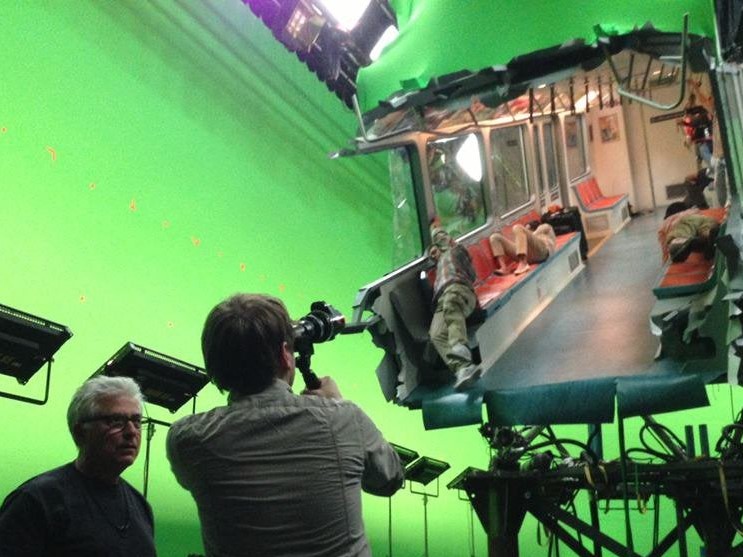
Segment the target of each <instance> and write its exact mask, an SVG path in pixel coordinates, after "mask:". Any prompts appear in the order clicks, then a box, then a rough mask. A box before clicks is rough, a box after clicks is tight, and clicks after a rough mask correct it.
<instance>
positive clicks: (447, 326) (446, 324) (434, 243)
mask: <svg viewBox="0 0 743 557" xmlns="http://www.w3.org/2000/svg"><path fill="white" fill-rule="evenodd" d="M428 257H429V258H430V259H431V260H432V261H434V262H436V280H435V282H434V285H433V306H434V314H433V319H432V320H431V326H430V328H429V330H428V334H429V336H430V338H431V343H432V344H433V345H434V347H435V348H436V351H437V352H438V353H439V355H440V356H441V358H442V359H443V360H444V362H445V363H446V365H447V367H448V368H449V369H450V370H451V371H452V372H453V373H454V377H455V380H454V388H455V389H456V390H458V391H461V390H464V389H467V388H469V387H470V386H472V385H473V384H474V383H475V382H476V381H477V380H478V379H479V378H480V375H482V369H481V368H480V367H479V366H477V365H475V364H474V362H473V361H472V352H471V351H470V349H469V347H468V346H467V322H466V319H467V317H468V316H469V315H470V314H471V313H472V312H473V311H474V309H475V307H476V306H477V295H476V294H475V290H474V286H473V285H474V282H475V278H476V274H475V270H474V268H473V266H472V260H471V259H470V254H469V252H468V251H467V249H466V248H464V247H463V246H461V245H459V244H458V243H457V242H456V241H455V240H454V239H453V238H452V237H451V236H450V235H449V233H448V232H447V231H446V230H444V229H443V228H441V225H440V224H439V222H438V221H435V220H434V221H433V222H432V223H431V246H430V247H429V249H428Z"/></svg>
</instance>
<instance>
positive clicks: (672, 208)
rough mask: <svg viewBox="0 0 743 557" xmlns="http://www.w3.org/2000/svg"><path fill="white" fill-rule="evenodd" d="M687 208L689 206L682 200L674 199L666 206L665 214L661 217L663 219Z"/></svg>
mask: <svg viewBox="0 0 743 557" xmlns="http://www.w3.org/2000/svg"><path fill="white" fill-rule="evenodd" d="M688 208H689V206H688V205H687V204H686V203H684V202H683V201H674V202H673V203H671V204H670V205H669V206H668V207H666V214H665V215H663V219H664V220H665V219H667V218H668V217H670V216H673V215H675V214H676V213H680V212H681V211H686V210H687V209H688Z"/></svg>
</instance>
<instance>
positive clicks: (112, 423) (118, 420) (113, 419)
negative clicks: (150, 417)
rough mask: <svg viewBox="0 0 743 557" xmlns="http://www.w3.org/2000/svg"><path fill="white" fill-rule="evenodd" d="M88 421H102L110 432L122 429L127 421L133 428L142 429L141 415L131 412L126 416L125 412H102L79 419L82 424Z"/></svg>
mask: <svg viewBox="0 0 743 557" xmlns="http://www.w3.org/2000/svg"><path fill="white" fill-rule="evenodd" d="M88 422H102V423H103V425H105V426H106V428H108V429H109V430H110V431H112V432H116V431H122V430H124V429H125V428H126V424H127V423H129V422H132V425H133V426H134V429H136V430H137V431H139V430H141V429H142V416H140V415H139V414H132V415H131V416H127V415H126V414H103V415H101V416H91V417H90V418H84V419H82V420H80V423H82V424H85V423H88Z"/></svg>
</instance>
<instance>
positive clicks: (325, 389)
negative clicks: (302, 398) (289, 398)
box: [302, 375, 343, 399]
mask: <svg viewBox="0 0 743 557" xmlns="http://www.w3.org/2000/svg"><path fill="white" fill-rule="evenodd" d="M302 394H303V395H317V396H323V397H325V398H337V399H342V398H343V396H341V391H340V389H339V388H338V384H337V383H336V382H335V381H334V380H333V378H332V377H329V376H327V375H326V376H325V377H321V378H320V388H319V389H312V390H309V389H305V390H304V391H302Z"/></svg>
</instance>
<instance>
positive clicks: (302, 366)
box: [293, 302, 346, 389]
mask: <svg viewBox="0 0 743 557" xmlns="http://www.w3.org/2000/svg"><path fill="white" fill-rule="evenodd" d="M345 326H346V318H345V317H343V314H342V313H341V312H340V311H338V310H337V309H335V308H334V307H333V306H331V305H330V304H327V303H325V302H313V303H312V305H310V312H309V313H308V314H307V315H305V316H304V317H302V318H300V319H299V320H298V321H297V322H296V323H295V324H294V327H293V329H294V351H295V352H297V353H298V354H299V356H298V358H297V367H298V368H299V371H300V372H301V373H302V377H303V378H304V383H305V385H307V388H308V389H319V388H320V379H318V377H317V375H315V374H314V373H313V371H312V370H311V369H310V358H311V356H312V354H313V352H314V348H313V345H314V344H315V343H318V342H325V341H328V340H333V339H334V338H335V336H336V335H337V334H338V333H340V332H341V331H342V330H343V327H345Z"/></svg>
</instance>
